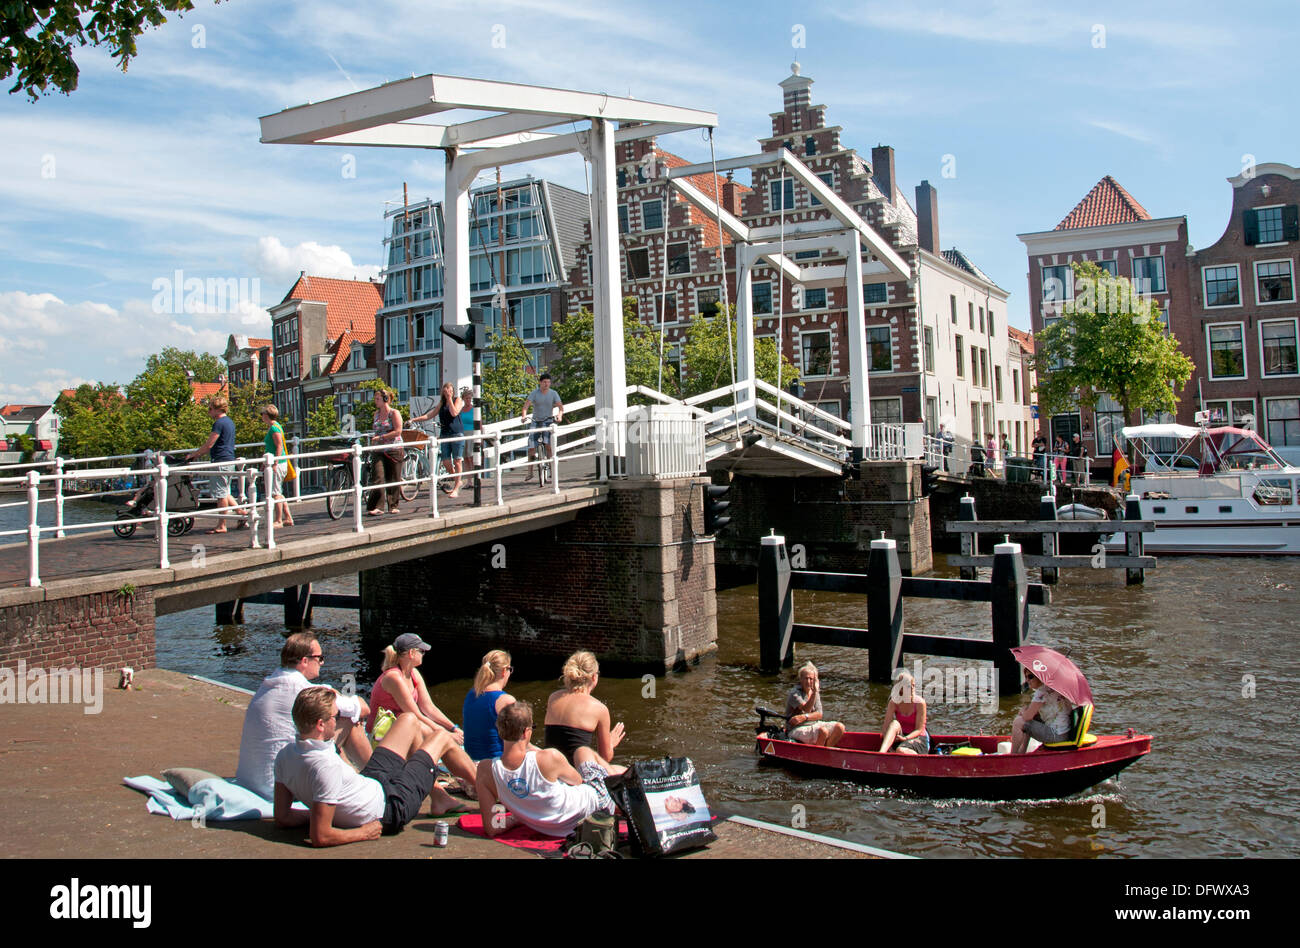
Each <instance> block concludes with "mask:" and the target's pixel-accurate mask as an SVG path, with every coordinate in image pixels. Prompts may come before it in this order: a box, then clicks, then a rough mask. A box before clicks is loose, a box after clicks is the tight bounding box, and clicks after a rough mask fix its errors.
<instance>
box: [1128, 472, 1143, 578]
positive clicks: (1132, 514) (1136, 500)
mask: <svg viewBox="0 0 1300 948" xmlns="http://www.w3.org/2000/svg"><path fill="white" fill-rule="evenodd" d="M1124 519H1125V521H1129V520H1141V519H1142V498H1141V497H1139V496H1138V495H1137V494H1129V495H1128V496H1127V497H1125V498H1124ZM1144 546H1145V544H1144V543H1143V540H1142V534H1140V533H1138V532H1137V531H1136V530H1135V531H1132V532H1130V533H1125V534H1124V552H1125V554H1127V555H1128V556H1141V555H1142V550H1143V547H1144ZM1146 575H1147V572H1146V570H1145V569H1143V568H1142V567H1140V566H1130V567H1128V568H1127V569H1126V570H1125V571H1124V585H1126V586H1140V585H1142V583H1143V582H1145V581H1146Z"/></svg>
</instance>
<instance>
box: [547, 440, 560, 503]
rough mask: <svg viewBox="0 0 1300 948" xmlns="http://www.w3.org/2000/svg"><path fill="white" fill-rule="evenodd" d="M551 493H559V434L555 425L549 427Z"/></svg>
mask: <svg viewBox="0 0 1300 948" xmlns="http://www.w3.org/2000/svg"><path fill="white" fill-rule="evenodd" d="M548 463H549V464H550V465H551V493H552V494H558V493H559V492H560V432H559V428H558V426H556V425H552V426H551V457H550V460H549V461H548Z"/></svg>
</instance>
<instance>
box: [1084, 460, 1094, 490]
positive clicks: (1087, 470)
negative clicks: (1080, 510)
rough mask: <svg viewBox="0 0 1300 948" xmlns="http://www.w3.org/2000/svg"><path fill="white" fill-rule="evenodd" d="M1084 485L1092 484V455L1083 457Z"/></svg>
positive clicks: (1089, 485)
mask: <svg viewBox="0 0 1300 948" xmlns="http://www.w3.org/2000/svg"><path fill="white" fill-rule="evenodd" d="M1083 486H1084V487H1091V486H1092V458H1091V457H1086V458H1084V459H1083Z"/></svg>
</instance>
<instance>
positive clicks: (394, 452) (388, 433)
mask: <svg viewBox="0 0 1300 948" xmlns="http://www.w3.org/2000/svg"><path fill="white" fill-rule="evenodd" d="M392 403H393V393H392V392H390V391H387V390H386V389H377V390H376V391H375V423H374V435H373V436H372V437H371V439H370V442H371V444H388V445H392V447H390V448H388V449H387V450H385V451H374V452H371V455H370V465H371V467H370V483H371V484H373V485H374V487H375V489H374V490H372V491H371V492H370V495H369V497H368V498H367V500H366V506H367V508H369V509H368V510H367V511H366V512H367V513H368V514H369V515H370V516H372V517H378V516H379V515H380V514H382V513H383V511H382V510H380V509H379V505H380V504H381V503H383V500H384V492H385V487H384V484H385V483H387V484H388V485H389V486H388V488H387V493H388V512H389V513H401V512H402V511H401V510H400V509H398V504H399V503H401V487H400V486H399V484H398V482H399V481H401V479H402V459H403V458H404V457H405V456H406V452H405V451H404V450H403V448H402V413H401V412H400V411H398V410H397V409H396V408H393V407H392Z"/></svg>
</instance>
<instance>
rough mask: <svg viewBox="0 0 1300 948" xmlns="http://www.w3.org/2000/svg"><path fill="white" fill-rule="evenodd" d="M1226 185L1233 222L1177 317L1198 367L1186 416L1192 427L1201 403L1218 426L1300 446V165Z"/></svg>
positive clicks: (1194, 271)
mask: <svg viewBox="0 0 1300 948" xmlns="http://www.w3.org/2000/svg"><path fill="white" fill-rule="evenodd" d="M1228 182H1229V183H1230V184H1231V185H1232V212H1231V216H1230V218H1229V221H1228V225H1227V227H1226V228H1225V229H1224V232H1223V236H1222V237H1220V238H1219V239H1218V241H1217V242H1216V243H1214V244H1213V245H1212V246H1210V247H1206V248H1204V249H1202V250H1198V251H1196V252H1195V254H1194V255H1193V256H1192V257H1191V259H1190V261H1189V262H1190V267H1189V268H1188V283H1189V290H1190V295H1191V303H1192V305H1191V307H1190V308H1189V309H1188V310H1187V311H1185V312H1178V313H1176V315H1175V316H1174V317H1173V318H1172V320H1171V326H1172V327H1173V329H1174V331H1175V332H1176V333H1177V335H1178V338H1179V339H1180V340H1183V346H1184V350H1185V351H1186V352H1187V354H1188V355H1189V356H1190V357H1191V358H1192V359H1193V360H1194V361H1195V363H1196V371H1195V373H1194V374H1193V376H1192V378H1191V380H1190V381H1189V382H1188V384H1187V388H1186V389H1185V390H1184V393H1183V400H1182V403H1181V404H1180V405H1179V411H1178V416H1179V417H1178V420H1179V421H1181V422H1186V423H1189V424H1190V423H1191V421H1192V414H1193V412H1194V411H1195V409H1196V408H1197V407H1199V408H1201V409H1204V410H1207V411H1209V413H1210V421H1211V423H1212V424H1231V425H1238V426H1249V427H1253V428H1255V429H1256V430H1257V431H1259V432H1260V433H1261V434H1262V435H1263V436H1264V439H1265V440H1266V441H1268V442H1269V443H1270V444H1271V445H1273V446H1274V447H1281V448H1295V447H1300V362H1298V361H1297V357H1296V356H1297V335H1298V334H1297V323H1298V322H1300V304H1298V303H1297V300H1296V288H1295V268H1296V249H1297V247H1300V223H1298V221H1297V206H1300V169H1296V168H1293V167H1291V166H1290V165H1285V164H1277V163H1268V164H1261V165H1257V166H1256V167H1255V168H1254V173H1253V174H1252V175H1250V176H1249V177H1248V176H1247V175H1245V174H1241V175H1237V176H1236V177H1234V178H1229V179H1228Z"/></svg>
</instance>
